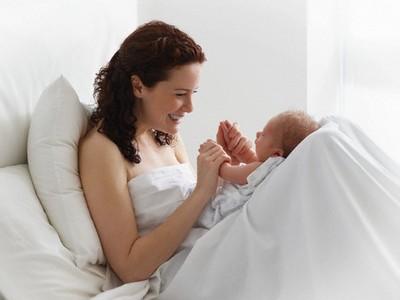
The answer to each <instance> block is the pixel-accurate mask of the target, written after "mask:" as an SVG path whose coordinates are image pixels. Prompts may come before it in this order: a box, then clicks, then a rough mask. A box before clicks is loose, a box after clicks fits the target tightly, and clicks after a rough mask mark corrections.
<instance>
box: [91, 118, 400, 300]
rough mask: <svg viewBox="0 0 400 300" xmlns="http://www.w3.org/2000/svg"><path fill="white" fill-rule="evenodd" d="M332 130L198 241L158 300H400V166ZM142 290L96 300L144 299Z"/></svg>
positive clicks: (365, 142)
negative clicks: (240, 208) (140, 293)
mask: <svg viewBox="0 0 400 300" xmlns="http://www.w3.org/2000/svg"><path fill="white" fill-rule="evenodd" d="M325 123H326V124H325V126H323V127H322V128H321V129H320V130H318V131H317V132H315V133H314V134H312V135H311V136H309V137H308V138H307V139H306V140H304V141H303V142H302V143H301V144H300V145H299V146H298V147H297V148H296V149H295V150H294V151H293V152H292V154H291V155H290V156H289V157H288V158H287V159H286V160H285V161H284V162H283V163H282V164H281V165H280V166H279V168H277V169H276V170H275V172H274V173H273V174H272V175H271V176H270V177H269V179H268V181H265V182H263V183H261V184H260V185H259V186H258V188H257V189H256V191H255V192H254V194H253V196H252V198H250V200H249V201H248V202H247V203H246V204H245V206H244V207H243V209H242V210H240V211H238V212H235V213H234V214H232V215H230V216H228V217H227V218H226V219H224V220H223V221H221V222H220V223H219V224H217V225H216V226H215V227H214V228H213V229H211V230H210V231H209V232H208V233H207V234H205V235H204V236H202V237H201V238H200V239H199V240H198V241H197V242H196V244H195V246H194V248H193V250H192V251H191V253H190V254H189V256H188V257H187V259H186V261H185V263H184V264H183V266H182V267H181V269H180V270H179V272H178V273H177V275H176V277H175V278H174V279H173V281H172V283H171V284H170V285H169V286H168V288H167V289H166V291H165V292H164V293H163V294H162V295H161V296H160V298H159V299H162V300H172V299H173V300H180V299H182V300H183V299H185V300H186V299H191V300H200V299H230V300H243V299H246V300H252V299H257V300H258V299H271V300H272V299H274V300H275V299H279V300H303V299H304V300H313V299H315V300H322V299H323V300H339V299H340V300H358V299H363V300H382V299H385V300H392V299H393V300H395V299H396V300H398V299H400V239H399V236H400V200H399V199H400V181H399V178H400V168H399V166H397V165H395V163H394V162H393V161H392V160H391V159H390V158H388V157H387V156H386V155H385V154H384V153H383V152H382V151H381V150H380V149H379V148H377V147H376V146H375V145H374V143H373V142H372V141H371V140H370V139H369V138H368V137H367V136H365V134H364V133H363V132H361V131H360V130H359V129H358V128H357V127H355V126H354V125H352V124H351V123H350V122H348V121H346V120H344V119H340V118H335V117H331V118H328V119H326V120H325ZM145 284H146V283H145V282H141V283H131V284H126V285H125V286H123V287H119V288H117V289H114V290H111V291H109V293H110V294H109V295H111V292H112V293H115V294H114V296H113V297H111V296H110V297H106V296H107V294H103V295H99V297H98V298H96V299H113V300H122V299H129V300H139V299H142V295H139V293H138V292H137V291H138V288H139V285H142V286H143V285H145ZM135 289H137V290H136V294H135ZM142 290H143V289H142ZM118 292H119V294H118V296H115V295H116V294H117V293H118ZM100 296H101V297H100Z"/></svg>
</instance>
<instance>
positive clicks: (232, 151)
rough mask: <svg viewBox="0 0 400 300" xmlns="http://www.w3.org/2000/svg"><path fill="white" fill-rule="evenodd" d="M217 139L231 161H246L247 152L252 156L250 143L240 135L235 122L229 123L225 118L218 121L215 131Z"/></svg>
mask: <svg viewBox="0 0 400 300" xmlns="http://www.w3.org/2000/svg"><path fill="white" fill-rule="evenodd" d="M217 141H218V143H219V144H220V145H222V146H223V148H224V150H225V151H226V152H227V153H228V154H229V155H230V156H231V157H232V163H233V164H238V163H239V162H246V161H247V160H248V157H249V153H250V154H251V156H253V153H254V151H253V150H252V143H251V142H250V140H249V139H247V138H246V137H245V136H243V135H242V133H241V132H240V129H239V126H238V124H237V123H236V122H234V123H233V124H231V123H230V122H229V121H227V120H225V121H222V122H220V126H219V128H218V133H217Z"/></svg>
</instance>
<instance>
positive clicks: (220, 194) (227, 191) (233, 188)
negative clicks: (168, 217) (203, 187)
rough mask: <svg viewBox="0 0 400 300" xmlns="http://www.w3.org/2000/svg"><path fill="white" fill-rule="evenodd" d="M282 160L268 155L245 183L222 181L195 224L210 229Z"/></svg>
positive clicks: (251, 193) (243, 202) (238, 206)
mask: <svg viewBox="0 0 400 300" xmlns="http://www.w3.org/2000/svg"><path fill="white" fill-rule="evenodd" d="M284 160H285V159H284V158H283V157H279V156H276V157H270V158H269V159H267V160H266V161H264V162H263V163H262V164H261V165H259V166H258V167H257V169H255V170H254V171H253V172H252V173H251V174H250V175H249V176H247V184H243V185H239V184H234V183H231V182H229V181H224V182H223V184H222V185H221V186H220V187H219V189H218V191H217V193H216V195H215V196H214V197H213V199H211V201H210V202H209V203H208V205H207V206H206V207H205V208H204V210H203V213H202V214H201V216H200V217H199V219H198V220H197V223H196V224H195V226H198V227H204V228H207V229H211V228H212V227H214V226H215V225H216V224H217V223H219V222H220V221H221V220H222V219H224V218H225V217H226V216H228V215H230V214H231V213H233V212H234V211H236V210H238V209H240V208H241V207H242V206H243V205H244V204H245V203H246V202H247V201H248V200H249V199H250V197H251V195H253V193H254V191H255V189H256V188H257V186H258V185H259V184H260V183H261V182H263V181H265V180H267V176H269V175H271V173H272V171H273V170H274V169H275V168H276V167H277V166H279V165H280V164H281V163H282V162H283V161H284Z"/></svg>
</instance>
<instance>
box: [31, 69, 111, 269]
mask: <svg viewBox="0 0 400 300" xmlns="http://www.w3.org/2000/svg"><path fill="white" fill-rule="evenodd" d="M88 113H89V112H88V110H87V109H86V108H85V107H84V105H83V104H81V103H80V102H79V99H78V96H77V94H76V92H75V91H74V89H73V87H72V86H71V85H70V84H69V82H68V81H67V80H66V79H65V78H64V77H62V76H61V77H60V78H58V79H57V80H56V81H55V82H53V83H52V84H50V85H49V86H48V87H47V88H46V89H45V90H44V91H43V93H42V95H41V96H40V98H39V101H38V103H37V106H36V108H35V110H34V113H33V115H32V119H31V125H30V129H29V136H28V164H29V169H30V172H31V176H32V181H33V183H34V186H35V189H36V192H37V195H38V197H39V199H40V201H41V203H42V206H43V208H44V209H45V211H46V213H47V216H48V217H49V219H50V222H51V224H52V225H53V226H54V227H55V229H56V230H57V232H58V234H59V235H60V238H61V240H62V242H63V243H64V245H65V246H66V247H67V248H68V249H70V250H71V251H72V253H73V254H74V256H75V263H76V264H77V265H78V266H80V267H81V266H84V265H86V264H88V263H91V264H96V263H104V262H105V258H104V254H103V251H102V248H101V244H100V240H99V237H98V235H97V232H96V229H95V227H94V224H93V221H92V219H91V217H90V214H89V210H88V208H87V205H86V202H85V198H84V195H83V191H82V186H81V182H80V178H79V173H78V144H79V139H80V138H81V137H82V136H83V135H84V134H85V133H86V129H87V123H88Z"/></svg>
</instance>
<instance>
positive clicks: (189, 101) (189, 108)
mask: <svg viewBox="0 0 400 300" xmlns="http://www.w3.org/2000/svg"><path fill="white" fill-rule="evenodd" d="M184 110H185V112H188V113H190V112H192V111H193V102H192V95H188V97H187V99H186V101H185V106H184Z"/></svg>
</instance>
